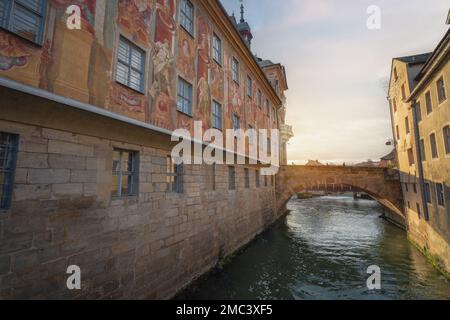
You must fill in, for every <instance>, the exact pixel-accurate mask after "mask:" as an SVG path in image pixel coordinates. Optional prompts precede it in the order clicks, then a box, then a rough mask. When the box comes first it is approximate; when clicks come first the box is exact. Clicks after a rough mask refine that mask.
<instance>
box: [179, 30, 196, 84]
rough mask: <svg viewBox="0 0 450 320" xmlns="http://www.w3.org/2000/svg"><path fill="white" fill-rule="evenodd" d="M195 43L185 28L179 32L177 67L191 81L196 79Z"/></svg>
mask: <svg viewBox="0 0 450 320" xmlns="http://www.w3.org/2000/svg"><path fill="white" fill-rule="evenodd" d="M195 52H196V48H195V43H194V40H193V39H192V37H191V36H189V35H188V34H187V32H186V31H184V29H183V28H180V29H179V32H178V58H177V68H178V72H179V73H180V75H181V76H182V77H183V78H185V79H186V80H188V81H190V82H194V80H195Z"/></svg>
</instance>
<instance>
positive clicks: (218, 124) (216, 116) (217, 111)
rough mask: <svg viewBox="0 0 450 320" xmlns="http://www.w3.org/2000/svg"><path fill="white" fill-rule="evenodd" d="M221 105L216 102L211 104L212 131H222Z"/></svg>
mask: <svg viewBox="0 0 450 320" xmlns="http://www.w3.org/2000/svg"><path fill="white" fill-rule="evenodd" d="M222 114H223V113H222V105H221V104H220V103H218V102H216V101H213V104H212V125H213V128H214V129H218V130H222V122H223V121H222Z"/></svg>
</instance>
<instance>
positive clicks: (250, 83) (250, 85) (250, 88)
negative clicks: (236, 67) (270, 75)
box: [247, 76, 253, 98]
mask: <svg viewBox="0 0 450 320" xmlns="http://www.w3.org/2000/svg"><path fill="white" fill-rule="evenodd" d="M247 96H249V97H250V98H253V80H252V78H250V77H249V76H247Z"/></svg>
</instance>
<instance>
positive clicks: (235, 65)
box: [231, 57, 241, 85]
mask: <svg viewBox="0 0 450 320" xmlns="http://www.w3.org/2000/svg"><path fill="white" fill-rule="evenodd" d="M240 77H241V66H240V63H239V60H238V59H236V58H235V57H233V58H232V60H231V78H232V79H233V81H234V82H235V83H236V84H238V85H240Z"/></svg>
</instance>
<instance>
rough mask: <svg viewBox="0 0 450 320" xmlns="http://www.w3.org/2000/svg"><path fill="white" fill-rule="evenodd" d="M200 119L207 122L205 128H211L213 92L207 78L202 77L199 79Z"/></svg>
mask: <svg viewBox="0 0 450 320" xmlns="http://www.w3.org/2000/svg"><path fill="white" fill-rule="evenodd" d="M197 90H198V106H199V108H198V119H201V120H203V122H204V123H205V128H204V129H209V128H210V127H211V116H210V114H211V112H210V110H211V109H210V101H211V94H210V90H209V84H208V81H207V80H206V78H204V77H202V78H200V80H199V81H198V86H197Z"/></svg>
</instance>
